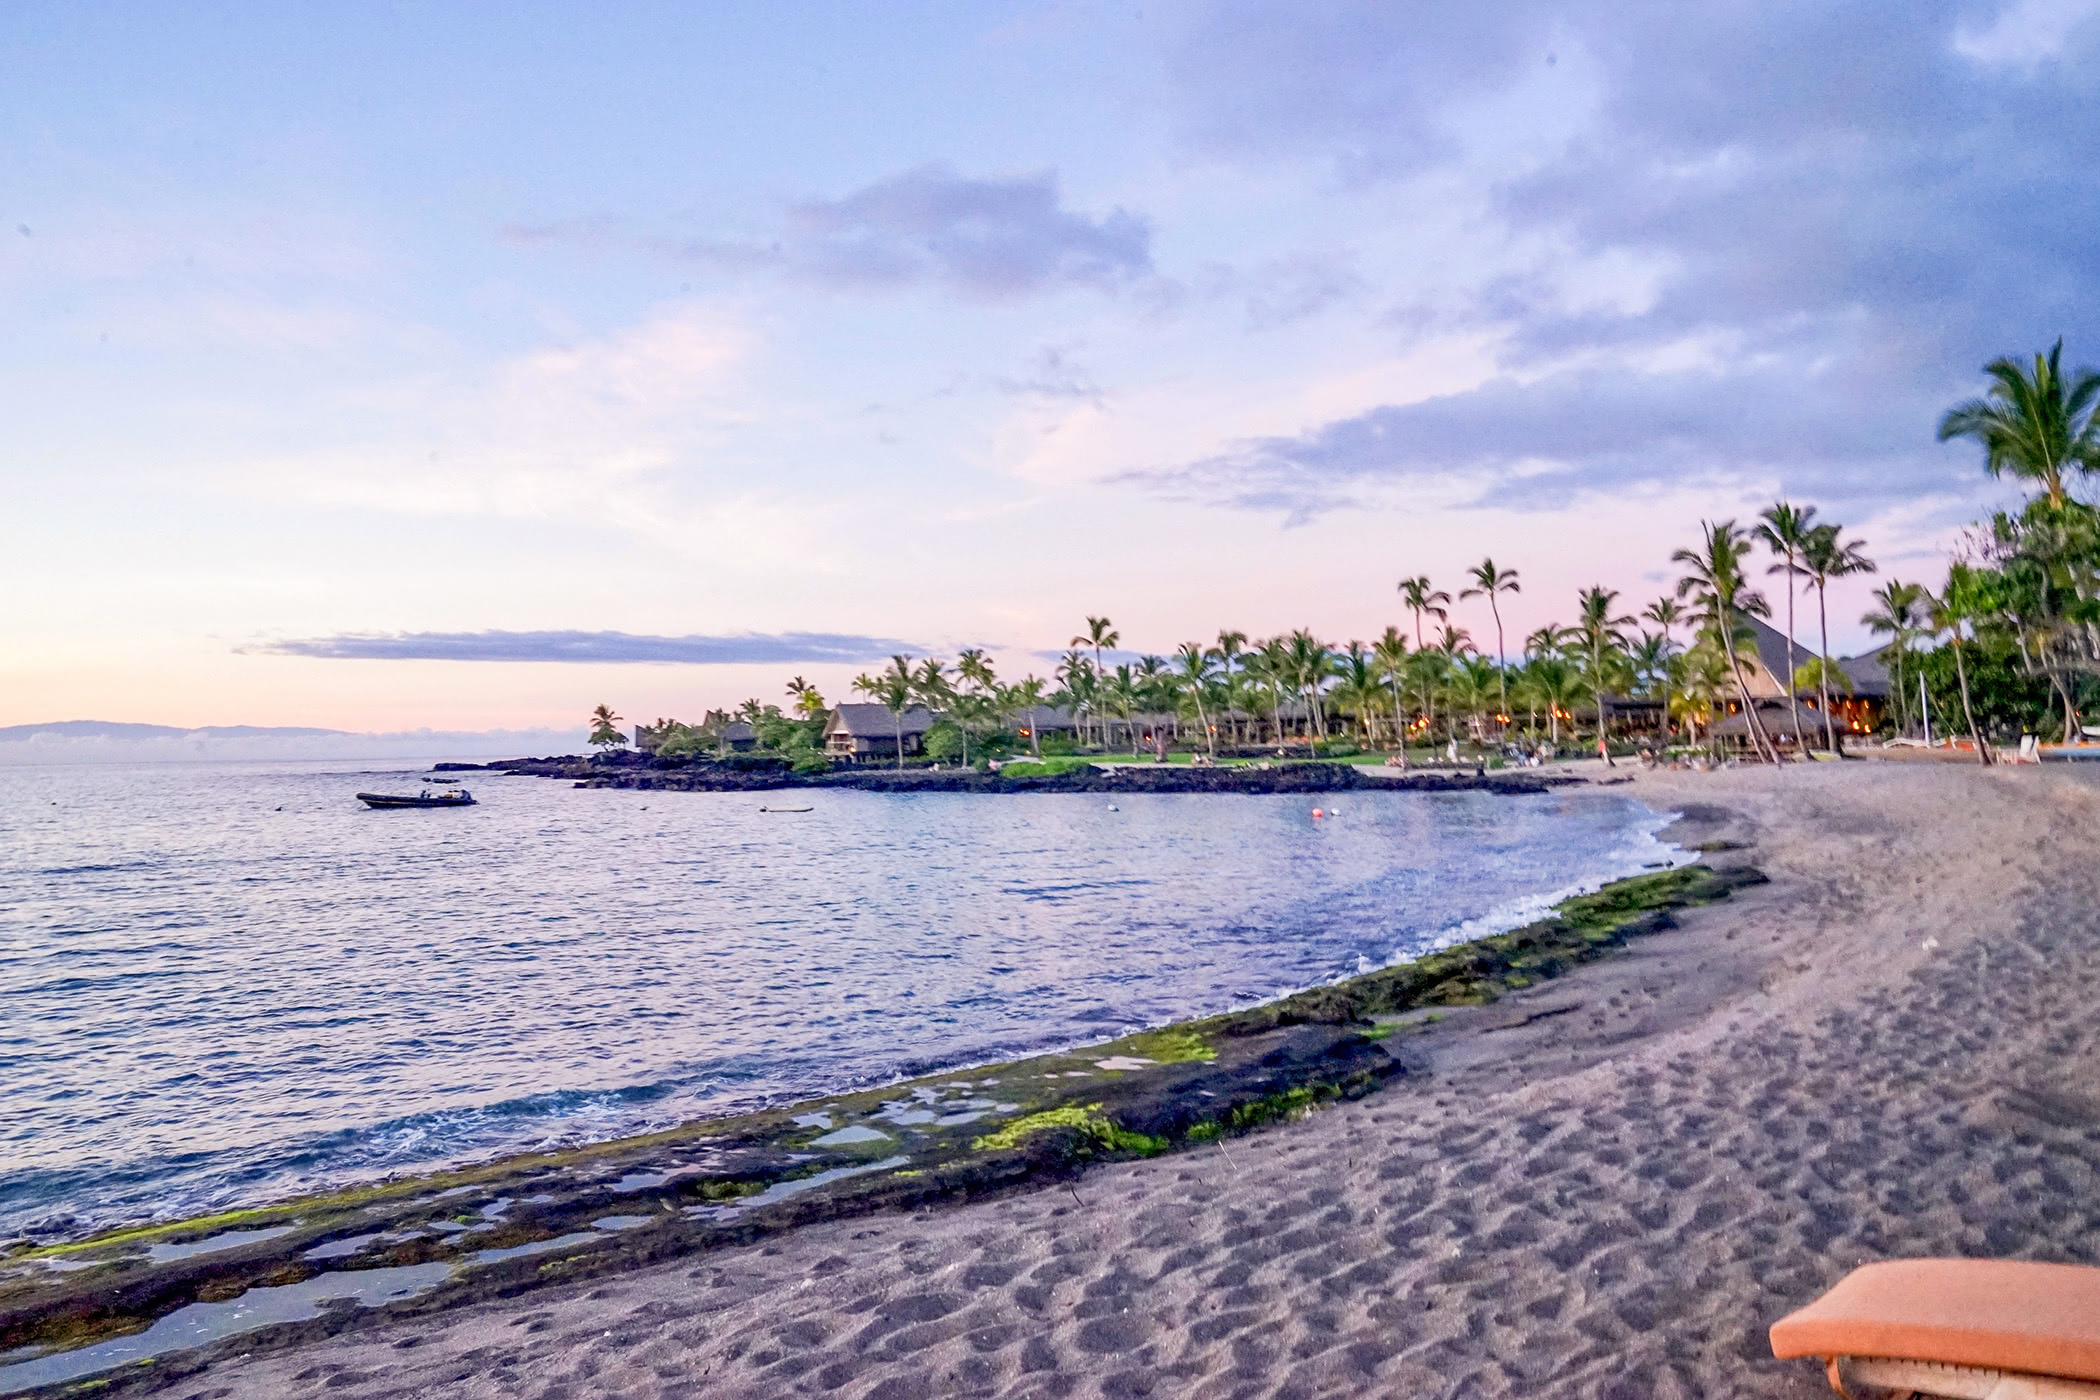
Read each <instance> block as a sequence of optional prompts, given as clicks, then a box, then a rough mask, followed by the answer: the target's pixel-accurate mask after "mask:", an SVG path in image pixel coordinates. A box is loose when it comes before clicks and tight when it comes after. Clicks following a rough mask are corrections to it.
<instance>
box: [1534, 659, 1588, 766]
mask: <svg viewBox="0 0 2100 1400" xmlns="http://www.w3.org/2000/svg"><path fill="white" fill-rule="evenodd" d="M1524 679H1525V683H1526V684H1527V685H1529V686H1530V687H1531V690H1532V693H1533V694H1534V695H1536V696H1537V697H1538V700H1539V703H1540V704H1542V705H1544V706H1545V707H1546V728H1547V732H1548V733H1549V734H1550V735H1551V736H1552V740H1553V742H1554V743H1555V744H1558V743H1559V742H1560V717H1561V716H1562V715H1564V714H1566V715H1572V714H1573V711H1572V710H1570V709H1569V708H1568V707H1569V706H1570V705H1572V704H1574V703H1575V696H1576V694H1577V681H1576V676H1575V668H1574V667H1572V666H1570V665H1569V664H1568V663H1567V662H1566V661H1564V660H1562V659H1561V658H1560V657H1558V656H1539V657H1534V658H1533V659H1532V662H1531V664H1530V665H1529V666H1526V667H1525V668H1524Z"/></svg>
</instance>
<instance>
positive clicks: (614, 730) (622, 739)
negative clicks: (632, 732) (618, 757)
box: [591, 705, 627, 750]
mask: <svg viewBox="0 0 2100 1400" xmlns="http://www.w3.org/2000/svg"><path fill="white" fill-rule="evenodd" d="M626 742H627V736H626V735H625V734H622V733H621V732H620V717H619V716H618V715H616V714H614V713H613V711H612V706H610V705H600V706H599V707H598V708H597V709H595V710H592V711H591V743H593V744H595V745H596V746H598V747H599V748H601V749H606V750H612V749H616V748H619V747H620V746H621V745H623V744H625V743H626Z"/></svg>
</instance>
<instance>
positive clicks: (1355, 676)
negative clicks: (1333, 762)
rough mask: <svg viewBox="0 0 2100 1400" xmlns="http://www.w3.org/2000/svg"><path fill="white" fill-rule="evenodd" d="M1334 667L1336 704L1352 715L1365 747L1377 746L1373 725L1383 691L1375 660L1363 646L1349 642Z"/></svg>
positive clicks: (1367, 648) (1383, 686)
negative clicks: (1336, 682) (1338, 682)
mask: <svg viewBox="0 0 2100 1400" xmlns="http://www.w3.org/2000/svg"><path fill="white" fill-rule="evenodd" d="M1335 667H1336V672H1337V674H1339V675H1340V677H1341V682H1340V684H1338V685H1336V686H1335V688H1334V702H1335V704H1336V705H1337V706H1338V707H1342V708H1345V709H1347V710H1349V711H1350V712H1352V713H1354V714H1355V716H1356V724H1357V728H1358V730H1359V732H1360V737H1361V738H1362V739H1363V741H1364V742H1365V743H1366V744H1374V743H1376V742H1377V741H1378V736H1377V734H1376V732H1375V731H1374V729H1373V725H1374V724H1375V723H1376V720H1377V715H1378V698H1379V695H1380V693H1381V692H1382V691H1383V690H1384V688H1385V684H1384V680H1383V678H1382V677H1381V676H1380V675H1379V670H1378V661H1377V658H1376V657H1375V656H1373V655H1372V653H1371V649H1370V648H1369V647H1367V646H1365V645H1364V644H1363V643H1362V642H1354V641H1352V642H1351V643H1349V645H1348V647H1347V649H1346V650H1344V651H1343V652H1342V654H1341V655H1340V656H1339V657H1337V658H1336V659H1335Z"/></svg>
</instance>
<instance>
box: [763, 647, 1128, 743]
mask: <svg viewBox="0 0 2100 1400" xmlns="http://www.w3.org/2000/svg"><path fill="white" fill-rule="evenodd" d="M1110 645H1113V643H1110ZM795 680H796V682H798V683H799V682H801V677H799V676H798V677H796V678H795ZM789 689H790V691H793V689H794V685H793V684H791V685H790V687H789ZM853 690H854V693H855V694H857V695H862V696H865V697H867V698H868V699H869V700H872V701H874V702H875V703H876V704H878V705H881V706H882V707H883V708H884V709H886V710H888V711H889V712H890V717H891V719H892V721H893V722H894V723H895V725H896V743H897V762H898V764H899V765H900V766H901V765H902V764H903V762H904V716H905V715H907V714H909V713H910V712H911V711H913V710H915V709H922V710H926V711H929V712H931V713H933V714H938V715H941V716H943V717H945V718H946V719H948V720H950V721H951V722H953V723H954V725H955V727H956V729H957V730H958V731H959V733H960V738H961V743H962V760H963V762H964V763H968V762H969V761H970V741H971V738H972V736H973V735H983V734H986V733H987V732H992V733H997V732H1004V731H1009V730H1011V729H1012V728H1013V721H1014V717H1015V716H1016V715H1027V716H1030V717H1032V716H1033V715H1034V712H1035V711H1036V710H1037V709H1038V708H1039V707H1042V706H1044V705H1047V704H1050V703H1052V702H1051V698H1050V695H1049V692H1048V686H1047V683H1046V682H1045V681H1043V680H1042V679H1041V678H1040V677H1037V676H1027V677H1024V678H1023V679H1021V680H1019V681H1016V682H1014V683H1012V684H1002V683H1001V682H1000V680H999V677H998V674H997V672H996V671H995V670H994V669H993V666H992V661H991V658H990V657H989V656H988V655H986V654H985V652H984V650H983V649H982V648H979V647H972V648H969V649H967V650H965V651H963V652H962V653H961V654H960V655H958V656H957V657H956V659H955V662H954V665H953V669H952V670H951V669H950V666H949V663H947V662H945V661H942V660H941V659H940V658H938V657H932V656H929V657H926V658H925V659H924V660H921V661H918V662H916V663H915V662H914V661H913V660H912V658H911V657H909V656H901V655H900V656H892V657H891V658H890V664H889V666H888V667H887V668H886V669H885V670H882V671H879V672H876V673H874V674H871V675H870V674H864V675H860V676H856V677H854V680H853ZM815 695H816V691H815V689H814V687H808V688H807V689H806V692H805V693H804V694H803V695H801V696H800V697H798V698H799V699H800V700H802V701H807V700H808V699H809V697H811V696H815ZM815 703H816V704H817V706H818V707H820V709H821V706H822V705H823V699H822V697H821V696H817V698H816V701H815ZM1022 727H1023V728H1025V729H1027V730H1028V737H1029V740H1030V747H1031V749H1032V750H1033V752H1034V753H1035V754H1036V755H1037V756H1038V757H1040V756H1041V754H1042V736H1041V735H1040V733H1038V732H1037V731H1038V726H1037V725H1035V724H1033V723H1030V724H1025V725H1023V726H1022Z"/></svg>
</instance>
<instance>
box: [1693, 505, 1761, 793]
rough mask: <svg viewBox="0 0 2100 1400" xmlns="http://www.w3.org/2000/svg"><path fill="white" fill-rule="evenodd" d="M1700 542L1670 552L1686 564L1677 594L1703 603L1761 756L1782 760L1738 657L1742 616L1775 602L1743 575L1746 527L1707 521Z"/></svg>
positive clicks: (1704, 614)
mask: <svg viewBox="0 0 2100 1400" xmlns="http://www.w3.org/2000/svg"><path fill="white" fill-rule="evenodd" d="M1699 530H1700V534H1701V537H1702V538H1701V545H1700V548H1698V549H1696V550H1693V549H1680V550H1678V551H1676V552H1675V553H1674V554H1672V555H1671V556H1670V562H1671V563H1673V564H1682V565H1684V566H1685V574H1684V577H1683V578H1681V579H1679V580H1678V581H1677V596H1678V597H1680V598H1689V599H1690V600H1691V601H1692V602H1693V603H1694V604H1696V605H1697V607H1698V613H1697V616H1698V617H1699V619H1700V620H1701V621H1702V622H1704V623H1705V624H1706V625H1707V627H1709V628H1710V629H1711V630H1712V631H1713V633H1714V635H1715V636H1716V637H1717V638H1718V639H1719V641H1720V644H1721V651H1722V654H1723V656H1724V657H1725V658H1726V659H1727V662H1728V674H1729V675H1730V676H1731V677H1733V678H1734V681H1735V689H1736V694H1737V695H1738V697H1739V698H1740V699H1741V701H1742V706H1743V716H1744V720H1745V722H1746V723H1747V724H1748V726H1749V729H1750V741H1751V743H1753V744H1755V745H1756V746H1757V754H1758V757H1759V758H1762V759H1764V760H1765V761H1766V762H1768V763H1777V762H1779V750H1778V748H1777V747H1776V746H1774V744H1773V743H1772V740H1771V738H1770V737H1769V736H1768V735H1766V733H1765V726H1764V723H1763V721H1762V720H1760V719H1759V718H1758V715H1757V706H1756V704H1755V703H1754V702H1752V700H1751V699H1750V687H1749V686H1748V684H1746V683H1745V682H1744V680H1743V667H1742V663H1741V662H1740V661H1739V660H1738V659H1737V658H1736V651H1735V644H1736V635H1737V630H1738V628H1739V627H1740V626H1741V619H1742V618H1744V617H1746V616H1748V617H1764V616H1766V615H1768V614H1769V613H1770V612H1771V610H1772V609H1771V607H1770V605H1768V604H1767V603H1766V602H1765V600H1764V595H1763V594H1761V593H1758V592H1756V591H1755V590H1753V589H1752V588H1751V587H1750V585H1749V582H1748V581H1747V580H1746V579H1745V578H1744V577H1743V556H1744V554H1745V553H1746V552H1747V540H1746V539H1745V536H1744V534H1743V531H1742V530H1741V529H1740V528H1739V527H1738V526H1737V525H1736V523H1735V522H1734V521H1733V520H1721V521H1712V520H1706V521H1701V522H1700V524H1699Z"/></svg>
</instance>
